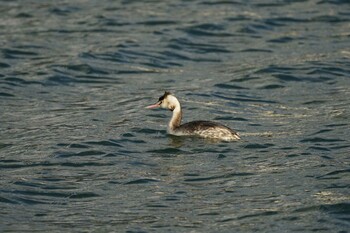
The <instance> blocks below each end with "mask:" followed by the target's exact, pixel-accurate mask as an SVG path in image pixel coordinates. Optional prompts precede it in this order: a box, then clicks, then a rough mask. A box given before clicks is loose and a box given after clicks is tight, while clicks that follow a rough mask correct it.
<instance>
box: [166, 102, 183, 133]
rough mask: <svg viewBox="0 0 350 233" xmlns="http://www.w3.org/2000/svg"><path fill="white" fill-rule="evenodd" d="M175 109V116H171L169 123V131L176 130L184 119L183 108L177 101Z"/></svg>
mask: <svg viewBox="0 0 350 233" xmlns="http://www.w3.org/2000/svg"><path fill="white" fill-rule="evenodd" d="M174 106H175V108H174V110H173V116H172V117H171V119H170V121H169V125H168V131H169V132H174V131H175V130H176V129H177V128H178V127H179V126H180V125H181V120H182V110H181V105H180V103H179V102H178V101H177V102H176V103H174Z"/></svg>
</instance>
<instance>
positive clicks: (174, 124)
mask: <svg viewBox="0 0 350 233" xmlns="http://www.w3.org/2000/svg"><path fill="white" fill-rule="evenodd" d="M158 107H161V108H165V109H169V110H170V111H172V112H173V116H172V117H171V120H170V121H169V124H168V133H169V134H172V135H176V136H185V135H187V136H190V135H192V136H200V137H204V138H212V139H219V140H223V141H233V140H238V139H240V137H239V136H238V134H237V133H236V132H235V131H233V130H232V129H230V128H228V127H226V126H224V125H222V124H219V123H215V122H212V121H192V122H188V123H186V124H183V125H181V119H182V111H181V105H180V102H179V101H178V100H177V98H176V97H175V96H174V95H172V94H171V93H170V92H167V91H166V92H165V93H164V95H162V96H161V97H159V100H158V102H157V103H156V104H153V105H150V106H148V107H146V108H149V109H152V108H158Z"/></svg>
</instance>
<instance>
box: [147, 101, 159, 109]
mask: <svg viewBox="0 0 350 233" xmlns="http://www.w3.org/2000/svg"><path fill="white" fill-rule="evenodd" d="M159 107H160V103H159V102H158V103H156V104H153V105H150V106H147V107H146V108H148V109H152V108H159Z"/></svg>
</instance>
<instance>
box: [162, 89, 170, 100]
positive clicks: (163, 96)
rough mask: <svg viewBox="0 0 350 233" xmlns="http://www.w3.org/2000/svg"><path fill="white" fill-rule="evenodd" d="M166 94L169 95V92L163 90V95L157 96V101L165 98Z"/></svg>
mask: <svg viewBox="0 0 350 233" xmlns="http://www.w3.org/2000/svg"><path fill="white" fill-rule="evenodd" d="M168 95H171V93H170V92H168V91H165V92H164V95H162V96H161V97H159V101H162V100H163V99H165V98H166V97H167V96H168Z"/></svg>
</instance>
